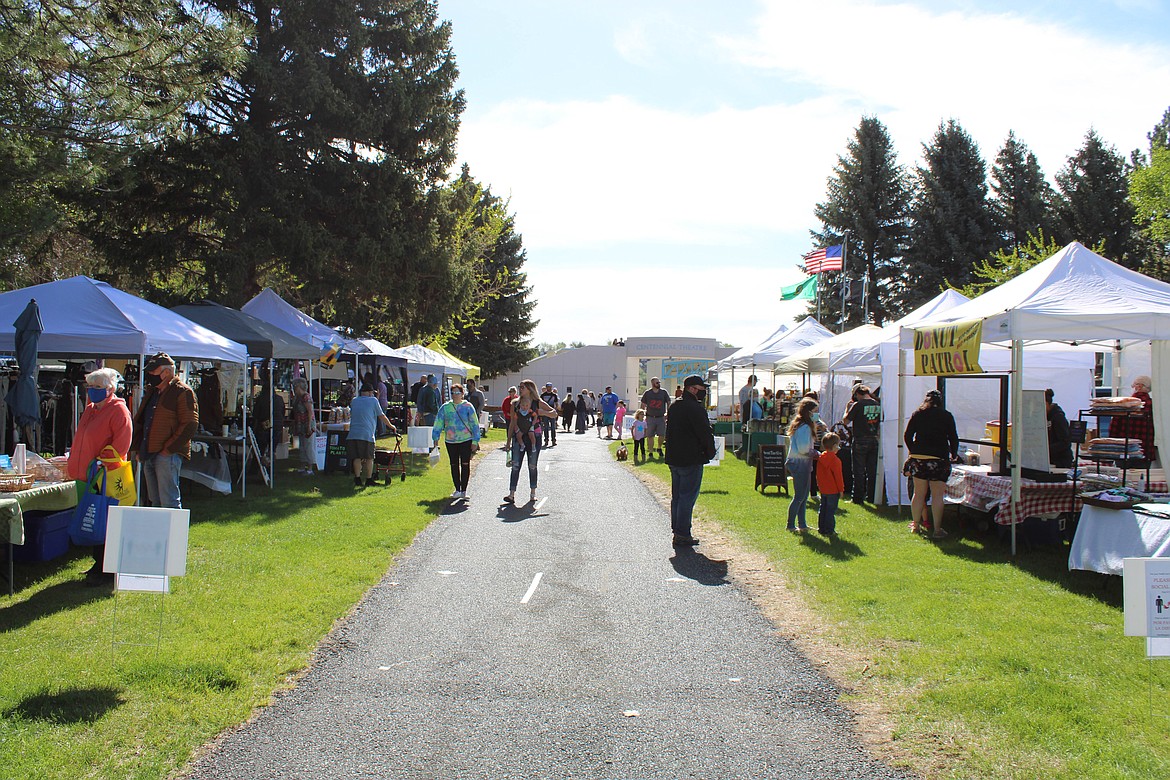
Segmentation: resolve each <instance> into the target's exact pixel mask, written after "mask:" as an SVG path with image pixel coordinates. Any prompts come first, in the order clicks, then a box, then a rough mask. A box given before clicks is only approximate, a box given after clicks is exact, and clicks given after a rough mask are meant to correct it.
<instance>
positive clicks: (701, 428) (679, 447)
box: [666, 374, 715, 547]
mask: <svg viewBox="0 0 1170 780" xmlns="http://www.w3.org/2000/svg"><path fill="white" fill-rule="evenodd" d="M707 387H708V385H707V383H706V382H704V381H703V378H702V377H701V376H699V375H697V374H692V375H691V376H688V377H687V378H686V379H684V380H683V395H682V398H680V399H679V400H678V401H675V402H674V403H673V404H671V407H670V414H669V415H667V418H666V463H667V465H668V466H670V530H671V531H672V532H673V534H674V546H675V547H693V546H694V545H696V544H698V543H699V540H698V539H696V538H695V537H693V536H691V513H692V512H693V511H694V509H695V501H696V500H697V499H698V498H699V488H700V487H702V485H703V464H704V463H707V462H708V461H709V460H711V458H713V457H715V435H714V434H713V433H712V431H711V423H710V422H708V420H707V407H706V405H705V404H704V403H703V400H704V399H705V398H706V397H707Z"/></svg>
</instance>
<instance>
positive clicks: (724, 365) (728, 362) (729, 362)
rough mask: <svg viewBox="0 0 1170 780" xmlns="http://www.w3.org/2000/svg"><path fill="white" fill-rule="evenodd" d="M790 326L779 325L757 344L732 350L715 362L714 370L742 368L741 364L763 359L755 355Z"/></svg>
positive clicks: (764, 349)
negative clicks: (758, 358)
mask: <svg viewBox="0 0 1170 780" xmlns="http://www.w3.org/2000/svg"><path fill="white" fill-rule="evenodd" d="M789 330H790V328H789V327H788V326H787V325H781V326H780V327H779V328H777V329H776V330H775V331H774V332H773V333H772V335H770V336H768V337H767V338H766V339H764V340H763V341H761V342H760V343H759V344H754V345H752V346H750V347H742V348H741V349H739V350H738V351H736V352H732V353H731V354H730V355H728V356H727V357H725V358H723V359H722V360H720V361H719V362H718V363H716V364H715V370H716V371H723V370H725V369H730V368H733V367H735V368H742V367H743V366H754V365H758V364H760V363H762V362H764V361H762V360H757V359H756V355H760V354H763V353H765V352H767V350H768V349H769V348H770V347H772V346H773V345H774V344H775V343H776V342H778V341H779V340H780V339H781V338H782V337H783V336H784V334H785V333H787V332H788V331H789Z"/></svg>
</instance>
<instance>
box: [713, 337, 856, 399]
mask: <svg viewBox="0 0 1170 780" xmlns="http://www.w3.org/2000/svg"><path fill="white" fill-rule="evenodd" d="M832 336H833V332H832V331H831V330H829V329H828V328H825V327H824V326H823V325H821V324H820V323H819V322H817V321H816V319H815V318H813V317H805V318H804V319H803V320H801V321H800V322H799V323H798V324H797V325H796V326H795V327H793V328H789V329H788V330H783V326H781V330H777V331H776V332H775V333H773V334H772V336H771V337H769V338H770V339H771V340H770V341H767V342H766V343H763V344H760V345H758V346H757V348H756V349H755V350H754V351H753V352H752V353H751V362H747V363H743V362H739V363H738V364H737V363H732V364H730V365H727V366H724V363H726V362H727V361H729V360H731V359H732V358H734V357H735V355H731V356H730V357H728V358H725V359H724V360H721V361H720V362H718V363H716V364H715V370H716V371H717V372H718V373H719V376H718V380H717V381H718V385H717V386H716V390H717V393H718V399H719V406H720V407H721V408H724V409H726V408H729V407H728V405H727V403H726V402H725V400H724V399H727V398H730V399H732V405H735V404H737V403H738V395H737V392H738V389H739V388H738V386H737V385H738V384H741V383H738V382H736V374H737V373H738V374H739V375H740V376H741V377H743V378H744V379H745V380H746V378H747V377H748V376H750V375H752V374H758V373H759V369H762V370H765V371H767V372H768V373H769V374H774V372H773V371H772V366H773V365H774V364H775V363H776V362H777V361H779V360H783V359H784V358H786V357H788V356H789V355H791V354H793V353H794V352H798V351H800V350H802V349H804V348H805V347H810V346H812V345H813V344H816V343H817V342H820V341H824V340H825V339H827V338H831V337H832ZM736 354H739V353H736ZM741 360H742V358H741ZM773 384H775V382H774V381H773ZM773 389H775V388H773Z"/></svg>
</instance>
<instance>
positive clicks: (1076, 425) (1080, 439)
mask: <svg viewBox="0 0 1170 780" xmlns="http://www.w3.org/2000/svg"><path fill="white" fill-rule="evenodd" d="M1088 425H1089V424H1088V423H1087V422H1085V421H1084V420H1069V421H1068V438H1069V442H1071V443H1072V444H1084V443H1085V429H1086V428H1087V427H1088Z"/></svg>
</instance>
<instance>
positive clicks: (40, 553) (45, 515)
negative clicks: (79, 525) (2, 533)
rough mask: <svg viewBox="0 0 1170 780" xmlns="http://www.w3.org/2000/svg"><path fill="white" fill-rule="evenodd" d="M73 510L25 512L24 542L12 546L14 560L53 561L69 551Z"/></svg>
mask: <svg viewBox="0 0 1170 780" xmlns="http://www.w3.org/2000/svg"><path fill="white" fill-rule="evenodd" d="M72 517H73V510H72V509H66V510H65V511H63V512H35V511H30V512H25V513H24V544H18V545H15V546H13V548H12V560H14V561H24V562H26V563H31V562H34V561H51V560H53V559H54V558H58V557H60V556H62V555H64V554H65V553H67V552H68V551H69V520H70V518H72Z"/></svg>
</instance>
